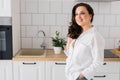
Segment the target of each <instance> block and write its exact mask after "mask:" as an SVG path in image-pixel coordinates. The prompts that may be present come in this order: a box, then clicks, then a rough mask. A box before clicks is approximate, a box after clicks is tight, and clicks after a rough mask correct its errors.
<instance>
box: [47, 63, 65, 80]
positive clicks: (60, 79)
mask: <svg viewBox="0 0 120 80" xmlns="http://www.w3.org/2000/svg"><path fill="white" fill-rule="evenodd" d="M65 64H66V63H65V62H63V61H53V62H52V61H51V62H46V80H66V77H65Z"/></svg>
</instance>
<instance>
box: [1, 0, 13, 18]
mask: <svg viewBox="0 0 120 80" xmlns="http://www.w3.org/2000/svg"><path fill="white" fill-rule="evenodd" d="M0 17H11V0H0Z"/></svg>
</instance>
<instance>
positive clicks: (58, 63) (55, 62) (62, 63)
mask: <svg viewBox="0 0 120 80" xmlns="http://www.w3.org/2000/svg"><path fill="white" fill-rule="evenodd" d="M55 64H56V65H66V63H57V62H55Z"/></svg>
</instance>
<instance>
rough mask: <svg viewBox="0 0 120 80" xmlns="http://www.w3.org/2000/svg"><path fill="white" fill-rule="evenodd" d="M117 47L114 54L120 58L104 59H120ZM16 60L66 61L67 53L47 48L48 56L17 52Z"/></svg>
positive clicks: (108, 59)
mask: <svg viewBox="0 0 120 80" xmlns="http://www.w3.org/2000/svg"><path fill="white" fill-rule="evenodd" d="M116 50H117V49H113V50H111V51H112V52H113V53H114V54H116V55H117V56H119V58H104V61H110V62H112V61H120V53H118V52H116ZM13 60H14V61H65V60H66V55H65V54H64V52H62V53H60V54H54V51H53V50H47V54H46V56H44V57H43V56H42V57H41V56H19V54H18V53H17V54H16V55H15V56H14V57H13Z"/></svg>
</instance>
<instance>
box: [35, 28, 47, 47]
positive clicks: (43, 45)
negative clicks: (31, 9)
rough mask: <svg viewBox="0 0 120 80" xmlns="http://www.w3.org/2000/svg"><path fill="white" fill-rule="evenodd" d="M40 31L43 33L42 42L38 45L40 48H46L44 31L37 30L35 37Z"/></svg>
mask: <svg viewBox="0 0 120 80" xmlns="http://www.w3.org/2000/svg"><path fill="white" fill-rule="evenodd" d="M40 32H42V33H43V36H44V37H43V42H42V44H41V45H40V47H41V48H42V49H45V48H46V44H45V32H44V31H43V30H39V31H38V32H37V37H38V34H39V33H40Z"/></svg>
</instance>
